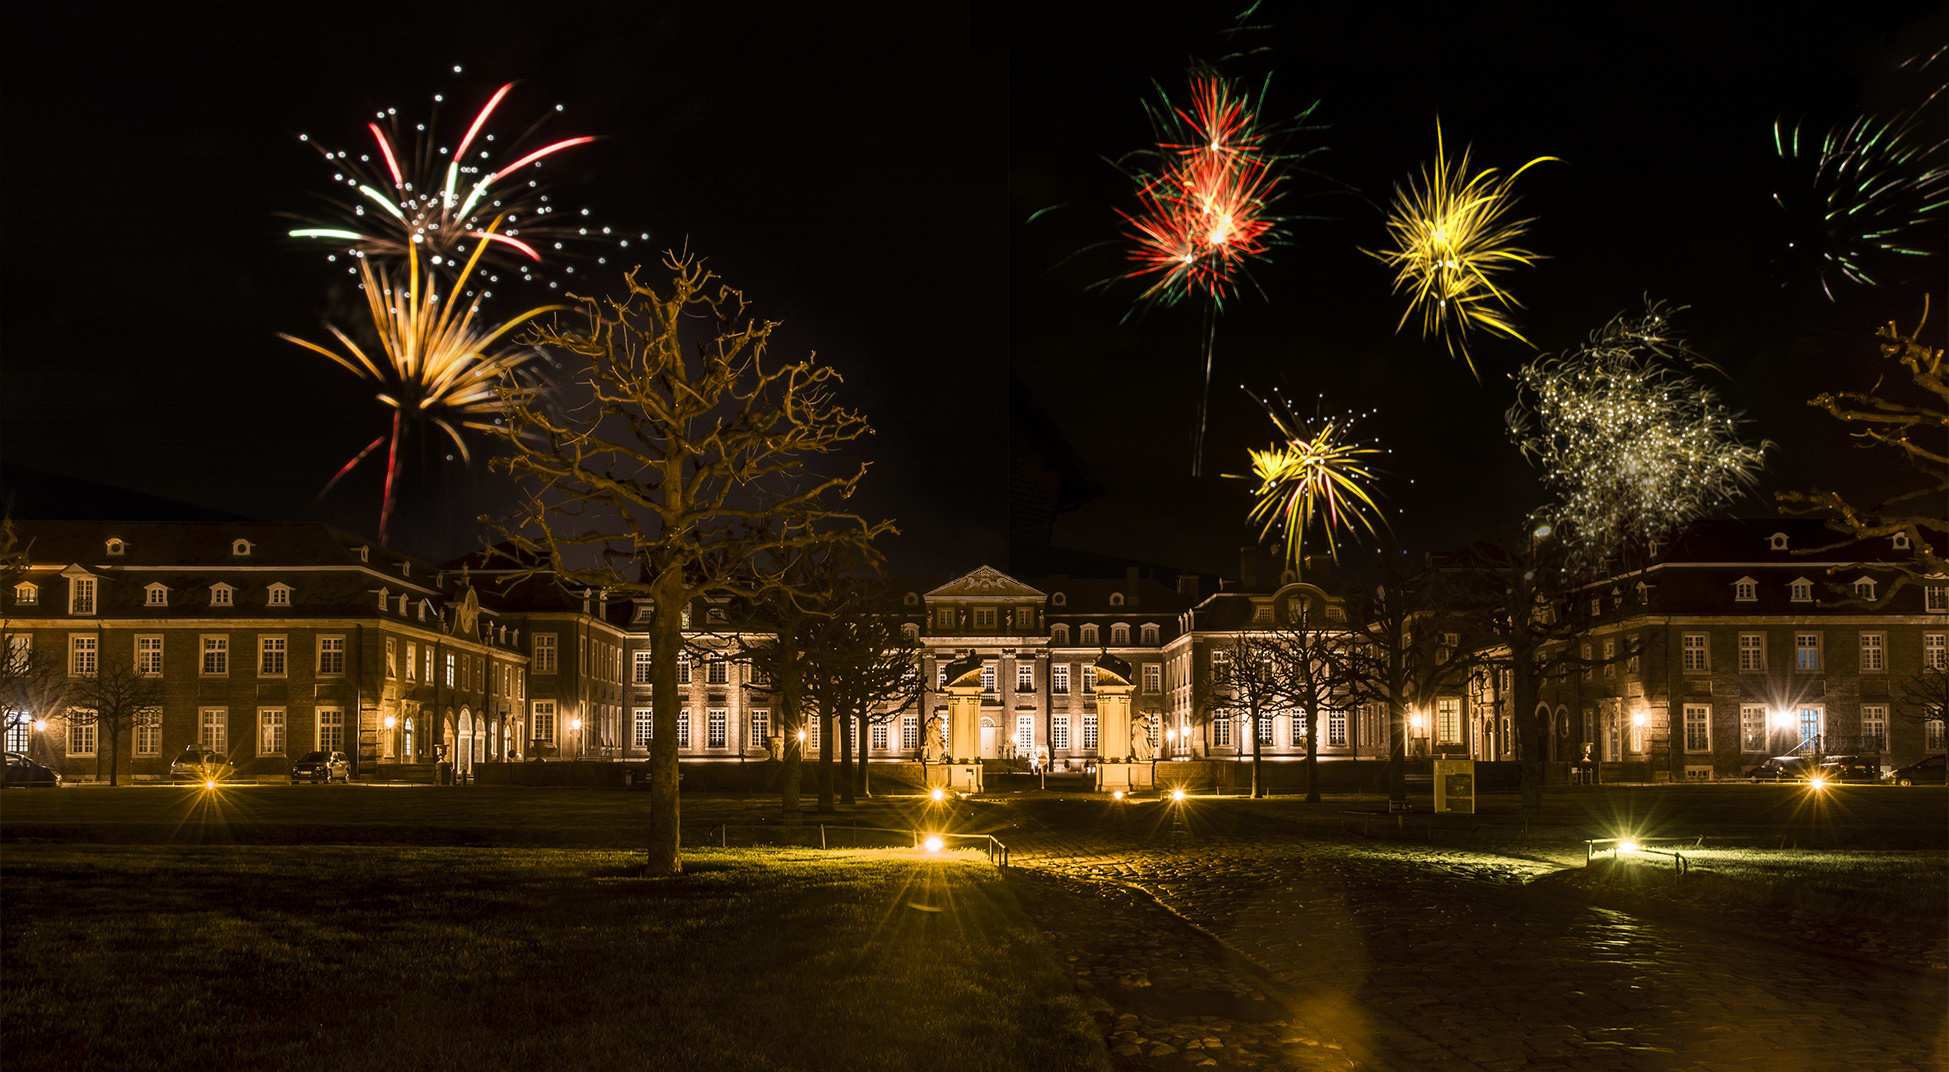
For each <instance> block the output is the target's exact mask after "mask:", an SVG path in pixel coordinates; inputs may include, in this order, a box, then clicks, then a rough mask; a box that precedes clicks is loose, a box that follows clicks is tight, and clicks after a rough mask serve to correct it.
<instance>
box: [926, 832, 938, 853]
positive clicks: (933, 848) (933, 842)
mask: <svg viewBox="0 0 1949 1072" xmlns="http://www.w3.org/2000/svg"><path fill="white" fill-rule="evenodd" d="M921 844H922V845H924V846H926V847H927V851H928V852H939V851H941V845H942V844H943V842H942V841H941V839H940V836H939V835H937V834H929V835H927V840H926V841H923V842H921Z"/></svg>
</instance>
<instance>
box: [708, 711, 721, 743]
mask: <svg viewBox="0 0 1949 1072" xmlns="http://www.w3.org/2000/svg"><path fill="white" fill-rule="evenodd" d="M724 716H725V711H724V708H722V707H713V708H711V709H710V711H709V713H708V714H707V715H706V716H705V717H706V719H707V720H708V721H707V723H706V729H707V731H708V732H709V733H710V737H709V738H708V739H707V740H706V741H705V747H708V748H723V747H724V723H725V717H724Z"/></svg>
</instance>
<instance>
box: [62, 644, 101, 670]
mask: <svg viewBox="0 0 1949 1072" xmlns="http://www.w3.org/2000/svg"><path fill="white" fill-rule="evenodd" d="M95 649H96V643H95V637H93V636H91V635H84V634H81V633H74V634H70V635H69V637H68V674H69V676H71V677H94V676H95V657H96V655H97V654H99V653H98V652H97V651H96V650H95Z"/></svg>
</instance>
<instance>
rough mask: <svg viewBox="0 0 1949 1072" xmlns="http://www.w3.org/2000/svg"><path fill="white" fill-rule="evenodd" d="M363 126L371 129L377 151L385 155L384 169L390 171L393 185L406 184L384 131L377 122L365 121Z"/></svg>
mask: <svg viewBox="0 0 1949 1072" xmlns="http://www.w3.org/2000/svg"><path fill="white" fill-rule="evenodd" d="M365 127H366V129H367V130H370V131H372V137H373V138H374V139H375V140H377V141H378V142H379V151H380V152H381V153H384V154H385V156H386V170H387V171H390V172H392V177H393V186H395V187H399V186H404V185H406V179H405V177H404V176H402V175H400V173H399V161H398V160H397V159H396V158H395V157H394V156H393V147H392V143H390V142H388V141H387V140H386V132H385V131H383V130H380V129H379V124H377V123H367V124H366V125H365Z"/></svg>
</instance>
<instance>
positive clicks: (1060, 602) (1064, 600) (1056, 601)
mask: <svg viewBox="0 0 1949 1072" xmlns="http://www.w3.org/2000/svg"><path fill="white" fill-rule="evenodd" d="M1049 602H1050V603H1051V604H1053V605H1055V606H1058V607H1067V606H1069V597H1068V596H1066V595H1063V594H1062V593H1061V592H1057V593H1056V594H1055V595H1053V596H1050V597H1049Z"/></svg>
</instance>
